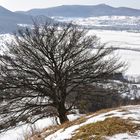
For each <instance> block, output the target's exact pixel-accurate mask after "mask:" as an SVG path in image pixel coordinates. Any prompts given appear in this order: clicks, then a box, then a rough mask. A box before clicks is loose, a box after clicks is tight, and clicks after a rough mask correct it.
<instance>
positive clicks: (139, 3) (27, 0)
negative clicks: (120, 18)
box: [0, 0, 140, 11]
mask: <svg viewBox="0 0 140 140" xmlns="http://www.w3.org/2000/svg"><path fill="white" fill-rule="evenodd" d="M100 3H105V4H109V5H111V6H114V7H119V6H125V7H131V8H137V9H140V0H0V5H1V6H4V7H5V8H7V9H9V10H11V11H17V10H25V11H26V10H29V9H32V8H47V7H54V6H58V5H72V4H78V5H96V4H100Z"/></svg>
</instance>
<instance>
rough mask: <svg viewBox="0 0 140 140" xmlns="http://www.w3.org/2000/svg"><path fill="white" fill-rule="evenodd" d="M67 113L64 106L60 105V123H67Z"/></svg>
mask: <svg viewBox="0 0 140 140" xmlns="http://www.w3.org/2000/svg"><path fill="white" fill-rule="evenodd" d="M66 113H67V111H66V108H65V106H64V105H60V106H59V108H58V117H59V120H60V123H61V124H62V123H65V122H66V121H69V119H68V117H67V114H66Z"/></svg>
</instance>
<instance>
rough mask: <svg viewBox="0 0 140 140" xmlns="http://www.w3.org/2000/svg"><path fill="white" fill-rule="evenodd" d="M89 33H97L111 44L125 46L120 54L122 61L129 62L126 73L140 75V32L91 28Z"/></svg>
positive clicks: (102, 40)
mask: <svg viewBox="0 0 140 140" xmlns="http://www.w3.org/2000/svg"><path fill="white" fill-rule="evenodd" d="M89 34H91V35H93V34H95V35H97V36H98V37H99V38H100V39H101V42H103V43H108V45H110V46H111V45H113V46H114V47H117V48H118V47H119V48H124V50H119V51H118V55H119V56H120V57H121V60H122V61H125V62H127V63H128V70H127V71H126V73H127V74H128V75H140V33H131V32H126V31H107V30H90V31H89ZM127 49H128V50H127ZM131 49H132V50H131Z"/></svg>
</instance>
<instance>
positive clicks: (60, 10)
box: [17, 4, 140, 17]
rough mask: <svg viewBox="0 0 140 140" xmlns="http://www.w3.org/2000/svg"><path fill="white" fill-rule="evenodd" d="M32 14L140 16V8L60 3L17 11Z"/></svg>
mask: <svg viewBox="0 0 140 140" xmlns="http://www.w3.org/2000/svg"><path fill="white" fill-rule="evenodd" d="M17 13H24V14H28V15H32V16H37V15H45V16H50V17H52V16H63V17H93V16H113V15H116V16H140V10H138V9H132V8H126V7H119V8H114V7H111V6H109V5H106V4H99V5H92V6H87V5H62V6H58V7H52V8H45V9H31V10H29V11H26V12H23V11H17Z"/></svg>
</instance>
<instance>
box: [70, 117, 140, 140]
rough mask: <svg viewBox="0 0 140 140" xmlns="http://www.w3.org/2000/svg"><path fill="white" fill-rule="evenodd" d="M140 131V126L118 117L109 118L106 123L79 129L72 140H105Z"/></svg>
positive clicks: (102, 122) (97, 123) (93, 124)
mask: <svg viewBox="0 0 140 140" xmlns="http://www.w3.org/2000/svg"><path fill="white" fill-rule="evenodd" d="M139 129H140V125H138V124H134V123H130V122H129V121H128V120H124V119H121V118H118V117H114V118H107V119H105V120H104V121H101V122H96V123H91V124H88V125H85V126H82V127H81V128H79V129H78V131H77V133H76V135H75V136H73V137H72V139H71V140H78V139H80V140H93V139H94V140H103V139H104V138H103V137H104V136H112V135H115V134H119V133H126V132H131V133H134V132H135V131H136V130H139Z"/></svg>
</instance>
